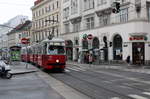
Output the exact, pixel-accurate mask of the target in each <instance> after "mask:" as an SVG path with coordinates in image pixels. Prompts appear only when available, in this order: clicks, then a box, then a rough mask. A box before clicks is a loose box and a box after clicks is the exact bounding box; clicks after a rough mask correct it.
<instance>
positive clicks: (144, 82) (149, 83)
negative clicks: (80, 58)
mask: <svg viewBox="0 0 150 99" xmlns="http://www.w3.org/2000/svg"><path fill="white" fill-rule="evenodd" d="M78 67H80V66H78ZM87 71H88V73H90V72H94V74H97V75H100V74H102V73H101V72H96V71H94V70H88V69H87ZM104 72H106V71H104ZM80 73H82V74H85V75H88V76H90V77H97V76H96V75H95V76H94V75H93V74H88V73H85V72H80ZM109 76H113V75H111V74H110V75H109ZM114 77H119V78H122V77H123V76H121V75H119V74H117V76H114ZM97 78H98V79H101V80H105V79H103V78H100V77H97ZM125 79H128V80H130V81H135V82H137V83H140V84H141V85H142V84H143V85H145V84H147V86H150V82H146V81H142V80H143V79H139V81H138V80H134V78H133V77H129V78H128V77H126V78H125ZM140 80H141V81H140ZM121 85H122V86H127V87H130V88H134V89H137V90H140V91H148V90H145V89H143V88H140V87H135V86H131V85H127V84H126V85H125V84H121ZM149 91H150V90H149Z"/></svg>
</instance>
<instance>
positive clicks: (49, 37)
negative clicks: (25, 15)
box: [45, 20, 59, 39]
mask: <svg viewBox="0 0 150 99" xmlns="http://www.w3.org/2000/svg"><path fill="white" fill-rule="evenodd" d="M45 22H53V23H54V22H56V23H59V22H58V20H45ZM53 37H54V26H53V27H52V33H51V35H50V34H49V36H48V39H51V38H53Z"/></svg>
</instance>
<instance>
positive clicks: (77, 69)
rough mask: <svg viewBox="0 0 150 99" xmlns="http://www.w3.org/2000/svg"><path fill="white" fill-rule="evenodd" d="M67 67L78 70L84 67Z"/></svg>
mask: <svg viewBox="0 0 150 99" xmlns="http://www.w3.org/2000/svg"><path fill="white" fill-rule="evenodd" d="M69 69H75V70H78V71H85V70H84V69H81V68H78V67H69Z"/></svg>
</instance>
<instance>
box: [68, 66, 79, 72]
mask: <svg viewBox="0 0 150 99" xmlns="http://www.w3.org/2000/svg"><path fill="white" fill-rule="evenodd" d="M67 68H68V69H71V70H74V71H79V70H77V69H74V68H70V67H67Z"/></svg>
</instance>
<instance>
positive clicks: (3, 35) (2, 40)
mask: <svg viewBox="0 0 150 99" xmlns="http://www.w3.org/2000/svg"><path fill="white" fill-rule="evenodd" d="M26 20H28V17H27V16H23V15H18V16H16V17H14V18H12V19H10V20H9V21H8V22H6V23H4V24H2V25H1V26H0V49H1V51H0V55H1V56H2V57H7V54H8V49H9V47H8V35H7V33H8V32H10V31H11V30H12V29H13V28H15V27H16V26H17V25H19V24H22V23H24V22H25V21H26Z"/></svg>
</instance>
